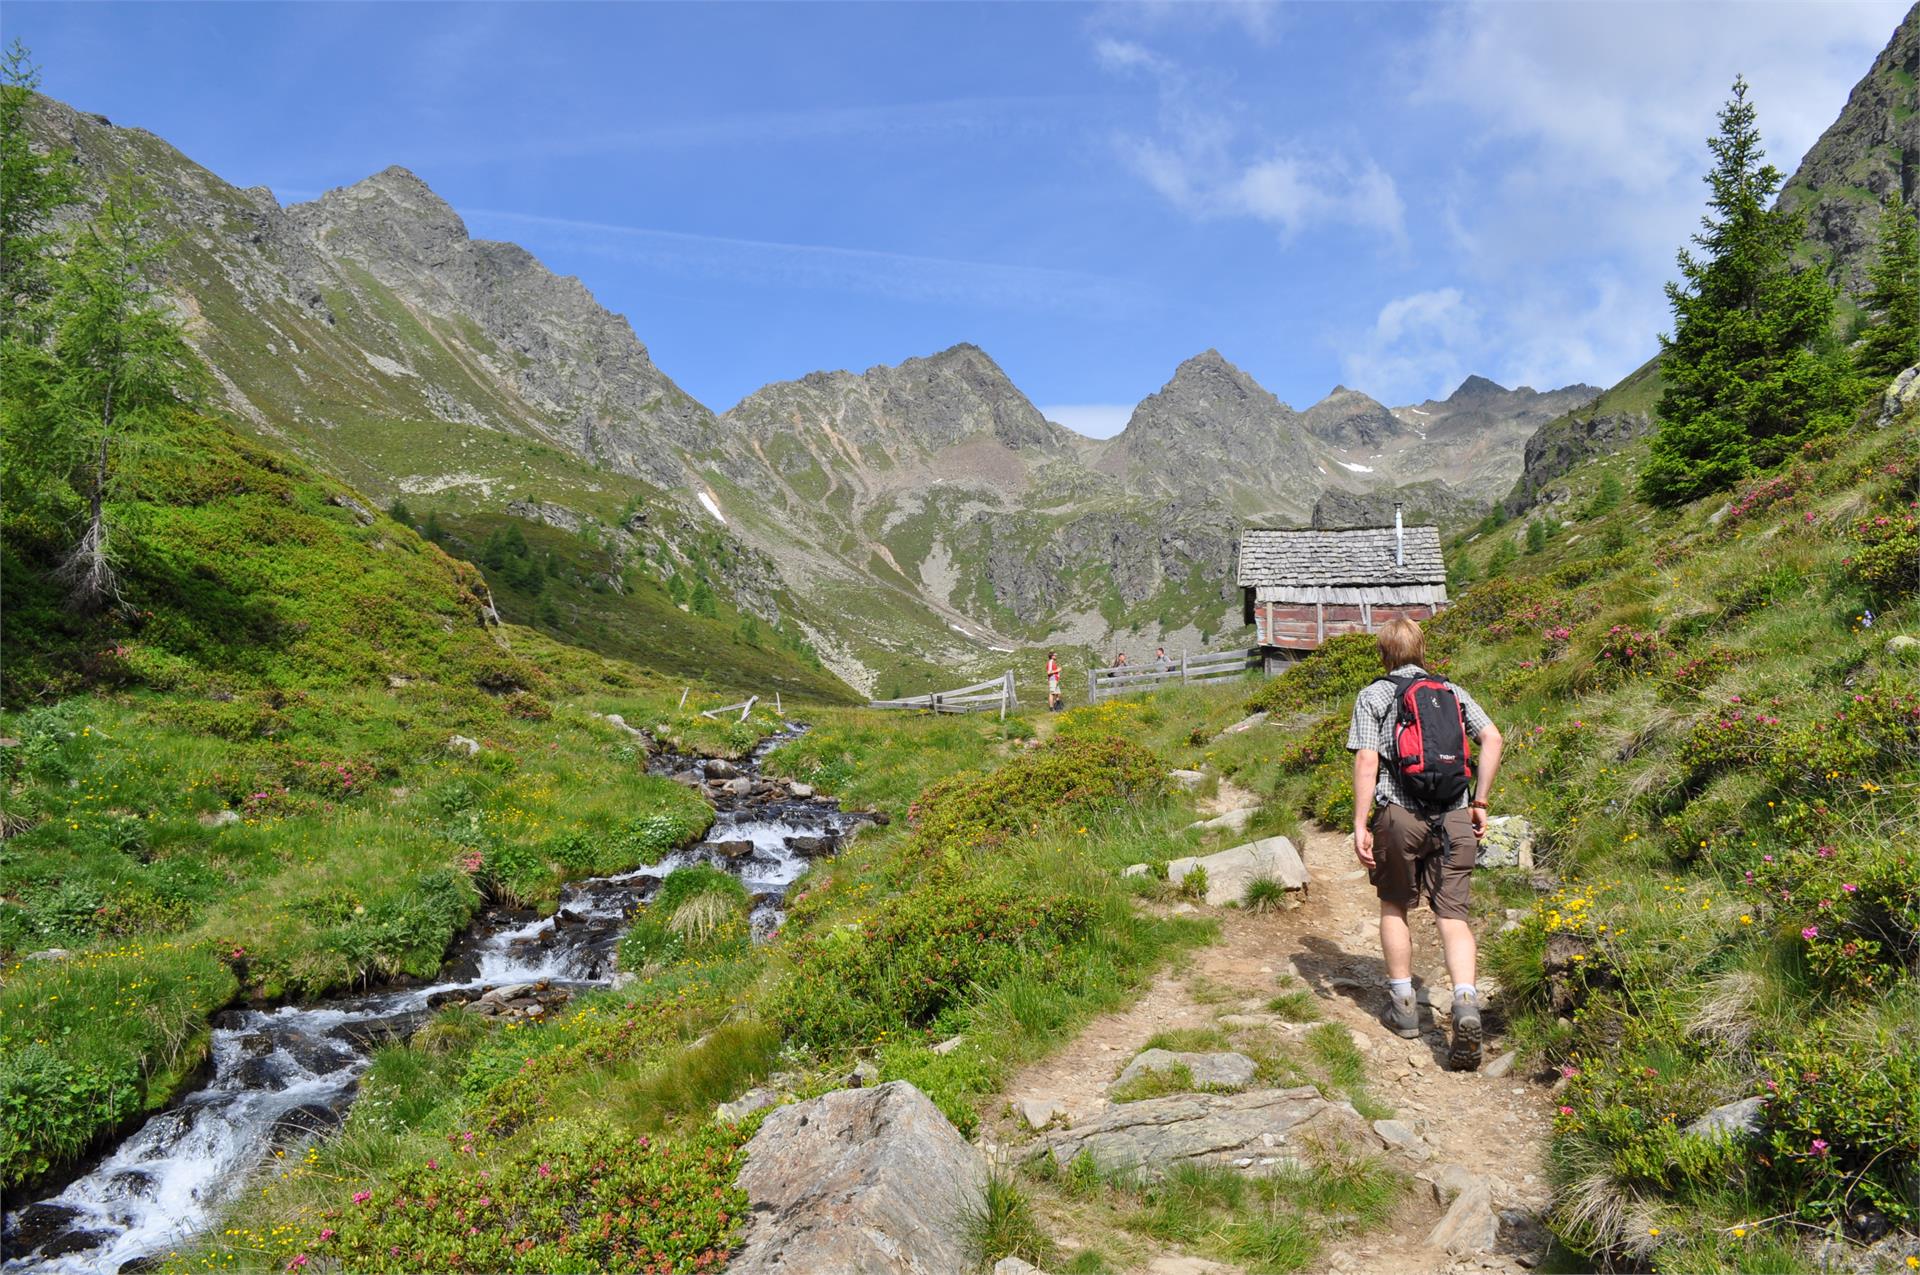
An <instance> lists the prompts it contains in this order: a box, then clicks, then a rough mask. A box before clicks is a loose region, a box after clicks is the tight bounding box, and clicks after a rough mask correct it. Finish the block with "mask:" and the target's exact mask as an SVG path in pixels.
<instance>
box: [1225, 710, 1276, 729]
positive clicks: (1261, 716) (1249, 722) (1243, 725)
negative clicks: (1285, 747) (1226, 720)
mask: <svg viewBox="0 0 1920 1275" xmlns="http://www.w3.org/2000/svg"><path fill="white" fill-rule="evenodd" d="M1266 720H1267V714H1266V710H1264V709H1262V710H1261V711H1260V712H1258V713H1250V714H1248V715H1247V716H1245V717H1243V718H1241V719H1240V720H1239V721H1237V722H1235V723H1234V724H1233V725H1231V726H1229V727H1227V728H1226V729H1225V730H1223V731H1221V732H1220V733H1221V734H1222V735H1238V734H1241V733H1242V732H1244V731H1250V730H1252V729H1253V728H1254V727H1256V726H1258V725H1259V724H1260V723H1261V722H1264V721H1266Z"/></svg>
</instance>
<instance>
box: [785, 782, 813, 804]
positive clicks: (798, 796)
mask: <svg viewBox="0 0 1920 1275" xmlns="http://www.w3.org/2000/svg"><path fill="white" fill-rule="evenodd" d="M787 791H788V792H790V793H792V794H793V796H794V799H795V800H797V801H807V800H810V799H811V798H812V796H813V785H812V784H788V785H787Z"/></svg>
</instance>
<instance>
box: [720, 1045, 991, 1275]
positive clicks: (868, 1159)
mask: <svg viewBox="0 0 1920 1275" xmlns="http://www.w3.org/2000/svg"><path fill="white" fill-rule="evenodd" d="M746 1153H747V1164H746V1167H745V1168H744V1169H742V1170H741V1171H740V1177H739V1186H740V1189H741V1190H743V1191H745V1192H746V1194H747V1199H748V1202H749V1203H750V1204H751V1206H752V1209H751V1212H750V1213H749V1214H748V1218H747V1229H746V1235H745V1237H744V1239H743V1241H742V1244H741V1248H740V1251H739V1252H738V1253H737V1254H736V1255H735V1256H734V1258H733V1260H732V1261H731V1262H729V1263H728V1265H727V1270H728V1271H729V1272H731V1273H732V1275H771V1273H773V1272H781V1273H782V1275H810V1273H811V1272H824V1271H833V1272H836V1273H837V1275H953V1272H956V1271H964V1270H970V1269H972V1267H973V1254H972V1253H970V1252H969V1251H968V1248H967V1243H966V1240H965V1238H964V1231H965V1227H964V1225H963V1219H964V1218H965V1217H966V1216H967V1215H968V1213H969V1212H970V1211H972V1210H973V1209H975V1208H977V1207H979V1204H980V1200H981V1197H982V1195H983V1193H984V1192H985V1190H986V1185H987V1165H986V1160H985V1159H984V1157H982V1156H981V1154H980V1152H979V1151H978V1150H976V1149H975V1148H973V1147H971V1146H969V1145H968V1144H967V1141H966V1139H965V1138H962V1137H961V1136H960V1132H959V1130H957V1129H955V1128H954V1127H953V1126H952V1125H951V1124H949V1123H948V1122H947V1118H946V1117H945V1116H943V1115H941V1114H940V1111H939V1108H937V1107H935V1106H934V1105H933V1103H932V1102H931V1101H929V1100H928V1098H927V1096H926V1095H925V1094H923V1093H921V1092H920V1091H919V1090H918V1089H916V1088H914V1087H913V1086H912V1085H910V1084H908V1083H907V1082H906V1081H904V1080H896V1081H893V1082H891V1083H889V1084H884V1085H880V1086H877V1087H875V1088H871V1089H837V1090H834V1091H833V1092H832V1093H828V1094H823V1095H821V1096H820V1097H818V1098H814V1099H811V1100H809V1101H807V1102H798V1103H794V1104H792V1105H790V1106H785V1107H780V1108H778V1109H777V1110H775V1111H774V1112H773V1114H771V1115H769V1116H768V1117H767V1120H766V1123H765V1124H763V1125H761V1126H760V1131H759V1132H758V1133H756V1134H754V1136H753V1139H752V1141H750V1142H748V1143H747V1147H746Z"/></svg>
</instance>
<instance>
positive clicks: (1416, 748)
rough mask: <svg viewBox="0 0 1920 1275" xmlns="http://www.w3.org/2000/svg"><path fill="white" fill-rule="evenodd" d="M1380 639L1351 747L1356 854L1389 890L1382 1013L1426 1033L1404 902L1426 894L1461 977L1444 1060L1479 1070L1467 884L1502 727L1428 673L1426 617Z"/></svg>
mask: <svg viewBox="0 0 1920 1275" xmlns="http://www.w3.org/2000/svg"><path fill="white" fill-rule="evenodd" d="M1378 644H1379V648H1380V663H1381V665H1382V667H1384V668H1385V669H1386V670H1387V675H1386V676H1385V677H1383V678H1381V679H1380V680H1378V681H1376V682H1374V683H1372V684H1371V685H1369V686H1367V687H1366V688H1364V689H1363V690H1362V691H1361V692H1360V695H1359V697H1358V698H1357V699H1356V700H1355V701H1354V704H1353V724H1352V725H1351V726H1350V727H1349V728H1348V731H1347V747H1348V749H1350V750H1351V751H1352V753H1353V852H1354V855H1355V856H1356V857H1357V858H1358V859H1359V860H1360V863H1361V865H1362V866H1363V867H1365V868H1366V870H1367V879H1368V880H1369V881H1371V882H1372V883H1373V886H1374V890H1375V892H1376V893H1377V894H1378V895H1379V896H1380V950H1381V954H1382V955H1383V956H1384V957H1385V958H1386V966H1387V995H1388V1002H1389V1003H1388V1006H1387V1012H1386V1014H1385V1016H1384V1017H1383V1018H1382V1021H1383V1022H1384V1023H1386V1025H1387V1026H1388V1027H1389V1028H1391V1029H1392V1030H1393V1031H1394V1032H1395V1033H1397V1034H1398V1035H1401V1036H1404V1037H1407V1038H1409V1039H1412V1038H1414V1037H1417V1036H1418V1035H1419V1034H1420V1016H1419V1007H1418V1006H1417V1005H1416V1004H1415V1003H1414V999H1413V935H1412V933H1411V932H1410V931H1409V930H1408V929H1407V910H1408V909H1409V908H1411V907H1413V906H1414V904H1416V903H1418V902H1421V901H1423V900H1424V901H1425V902H1426V904H1427V906H1428V907H1429V908H1431V909H1432V910H1433V917H1434V924H1435V925H1436V926H1437V927H1438V928H1439V931H1440V943H1441V946H1442V947H1443V948H1444V949H1445V950H1446V959H1447V975H1448V977H1449V978H1451V979H1452V980H1453V1015H1452V1018H1453V1042H1452V1047H1451V1049H1450V1050H1449V1052H1448V1055H1447V1064H1448V1066H1450V1067H1452V1068H1453V1069H1455V1070H1456V1071H1473V1070H1474V1069H1476V1068H1478V1067H1479V1066H1480V1034H1481V1032H1480V1003H1479V992H1478V991H1477V989H1476V988H1475V987H1474V983H1473V979H1474V961H1475V958H1476V955H1477V953H1476V951H1475V948H1474V941H1473V927H1472V926H1471V925H1470V924H1469V923H1468V920H1467V890H1468V886H1469V885H1470V884H1471V882H1472V877H1473V865H1474V861H1475V860H1476V859H1477V858H1478V857H1479V843H1480V838H1482V837H1484V836H1486V835H1487V794H1488V793H1490V792H1492V791H1493V778H1494V775H1495V774H1496V773H1497V772H1498V771H1499V769H1500V750H1501V738H1500V730H1499V728H1498V727H1496V726H1495V725H1494V724H1493V719H1492V718H1490V717H1488V716H1487V714H1486V710H1484V709H1482V708H1481V707H1480V705H1479V704H1477V703H1475V702H1474V699H1473V696H1471V695H1469V694H1467V692H1466V691H1464V690H1462V689H1461V688H1460V687H1458V686H1455V685H1454V684H1453V683H1452V682H1449V681H1446V680H1444V679H1442V678H1437V677H1433V676H1430V675H1429V674H1428V673H1427V671H1426V669H1425V667H1423V662H1424V661H1425V659H1426V645H1427V643H1426V637H1425V636H1424V635H1423V634H1422V633H1421V632H1420V626H1419V625H1418V624H1415V623H1414V622H1413V621H1412V620H1406V619H1401V620H1393V621H1391V622H1389V623H1388V624H1387V625H1386V626H1385V627H1383V628H1382V629H1381V630H1380V633H1379V638H1378ZM1469 741H1471V742H1469ZM1474 744H1477V745H1478V746H1479V750H1480V758H1479V764H1478V766H1476V765H1475V764H1474V759H1473V745H1474ZM1469 790H1471V792H1472V797H1471V799H1469V797H1468V793H1469ZM1369 811H1371V812H1372V817H1371V818H1369V817H1368V812H1369Z"/></svg>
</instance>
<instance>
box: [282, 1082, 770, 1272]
mask: <svg viewBox="0 0 1920 1275" xmlns="http://www.w3.org/2000/svg"><path fill="white" fill-rule="evenodd" d="M758 1123H759V1122H758V1121H757V1120H754V1119H749V1120H745V1121H741V1122H740V1123H739V1124H736V1125H707V1126H705V1127H703V1128H701V1129H699V1130H697V1131H695V1132H694V1133H692V1134H690V1135H688V1136H686V1137H684V1138H680V1139H675V1140H673V1141H665V1140H661V1141H656V1140H654V1139H651V1138H649V1137H647V1136H646V1135H640V1136H637V1137H636V1136H634V1135H633V1134H631V1133H628V1132H627V1131H625V1130H617V1129H608V1128H587V1129H575V1128H565V1127H562V1128H556V1129H554V1130H552V1131H550V1132H542V1133H541V1135H540V1136H539V1137H538V1138H537V1139H535V1140H534V1141H533V1142H532V1143H530V1144H529V1145H527V1146H525V1147H522V1148H516V1149H514V1150H511V1151H507V1150H496V1149H495V1148H494V1147H493V1146H492V1145H491V1144H490V1143H488V1142H487V1141H485V1140H474V1141H465V1140H463V1139H462V1138H461V1137H460V1136H458V1135H450V1136H449V1142H450V1143H451V1149H450V1150H449V1151H447V1152H446V1153H445V1154H444V1157H443V1158H437V1159H434V1160H429V1161H427V1162H426V1163H424V1164H414V1165H411V1166H408V1167H407V1168H404V1169H402V1170H400V1171H399V1172H396V1173H394V1174H392V1175H391V1176H390V1177H388V1178H387V1179H386V1180H384V1181H381V1182H378V1183H375V1184H373V1185H371V1186H370V1187H368V1188H366V1189H362V1190H355V1191H349V1190H347V1189H345V1188H344V1187H343V1188H342V1189H341V1191H340V1199H339V1202H338V1204H337V1205H335V1206H334V1207H333V1208H331V1209H329V1210H327V1212H326V1214H325V1215H324V1217H323V1220H322V1224H321V1225H320V1226H318V1227H316V1228H315V1230H314V1233H313V1235H312V1238H311V1239H310V1240H309V1241H308V1246H307V1248H306V1249H305V1250H304V1252H302V1253H301V1254H298V1255H296V1257H295V1258H294V1259H293V1260H294V1261H296V1262H298V1263H299V1265H301V1266H305V1265H307V1264H308V1263H309V1262H311V1263H313V1264H314V1265H316V1266H318V1267H320V1268H322V1269H326V1268H330V1267H338V1268H343V1269H347V1270H354V1271H376V1272H378V1271H413V1270H420V1269H434V1270H454V1269H466V1270H481V1271H555V1270H598V1271H631V1272H636V1273H638V1272H648V1271H659V1270H706V1269H711V1268H715V1267H717V1266H718V1265H720V1264H721V1263H723V1262H724V1261H725V1259H726V1257H727V1255H728V1254H729V1253H730V1252H731V1251H732V1249H733V1246H734V1245H735V1244H736V1243H737V1242H738V1240H739V1236H740V1223H741V1221H742V1219H743V1218H744V1217H745V1216H746V1211H747V1199H746V1195H745V1193H744V1192H742V1191H741V1190H740V1189H739V1188H738V1187H736V1186H735V1185H734V1178H735V1177H736V1176H737V1175H738V1173H739V1169H740V1156H741V1147H742V1145H743V1144H744V1142H745V1141H746V1139H747V1138H748V1137H749V1136H751V1134H752V1133H753V1131H754V1129H755V1128H757V1127H758ZM443 1160H444V1162H443ZM586 1222H590V1224H586V1225H583V1223H586Z"/></svg>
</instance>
